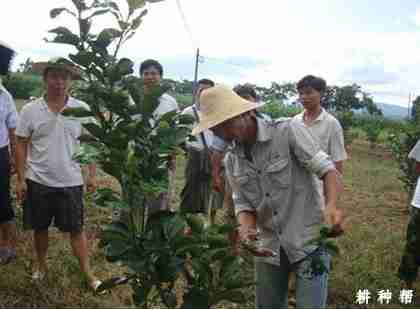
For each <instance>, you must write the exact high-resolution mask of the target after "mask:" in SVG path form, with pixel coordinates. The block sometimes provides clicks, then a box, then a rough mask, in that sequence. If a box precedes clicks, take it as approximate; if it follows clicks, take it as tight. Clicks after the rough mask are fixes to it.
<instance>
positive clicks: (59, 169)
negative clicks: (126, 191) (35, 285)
mask: <svg viewBox="0 0 420 310" xmlns="http://www.w3.org/2000/svg"><path fill="white" fill-rule="evenodd" d="M32 69H33V70H34V71H35V72H38V73H40V74H42V76H43V79H44V83H45V88H46V94H45V95H44V96H43V97H41V98H39V99H36V100H34V101H32V102H30V103H28V104H26V105H25V106H24V107H23V108H22V111H21V113H20V120H19V124H18V127H17V129H16V135H17V138H18V142H17V150H16V151H17V154H16V155H17V156H16V158H17V160H16V168H17V174H18V178H17V184H16V193H17V198H18V200H20V201H22V200H23V199H25V201H24V225H25V227H26V228H31V229H33V230H34V242H35V251H36V256H37V257H36V258H37V266H36V269H35V272H34V273H33V276H32V278H33V280H42V279H43V278H44V277H45V275H46V272H47V261H46V256H47V249H48V239H49V238H48V228H49V226H50V224H51V222H52V220H53V219H54V225H55V226H56V227H57V228H58V229H59V230H60V231H62V232H67V233H70V243H71V247H72V250H73V254H74V255H75V256H76V257H77V258H78V260H79V265H80V269H81V271H82V274H83V276H84V277H85V278H86V280H87V283H88V285H89V287H90V288H92V289H93V290H96V289H97V288H98V287H99V285H100V281H99V280H97V279H96V278H95V277H94V276H93V275H92V273H91V271H90V267H89V256H88V245H87V239H86V235H85V233H84V231H83V224H84V210H83V183H84V181H83V177H82V170H81V167H80V165H79V164H78V163H77V162H75V161H74V160H73V155H74V153H75V152H76V151H77V149H78V147H79V140H78V138H79V137H80V136H81V134H82V126H81V123H80V120H79V119H77V118H71V117H65V116H63V115H62V114H61V112H62V111H63V110H64V109H66V108H78V107H81V108H85V109H89V106H88V105H87V104H86V103H84V102H81V101H79V100H76V99H75V98H72V97H70V96H69V95H68V91H69V88H70V86H71V81H72V79H76V78H79V77H80V72H79V70H78V69H77V68H76V67H74V66H73V65H71V64H69V63H68V62H67V61H66V60H64V59H62V58H58V59H52V60H50V61H48V62H38V63H35V64H33V68H32ZM88 168H89V175H88V177H87V182H86V183H87V190H88V191H90V192H92V191H94V190H95V189H96V167H95V165H89V167H88Z"/></svg>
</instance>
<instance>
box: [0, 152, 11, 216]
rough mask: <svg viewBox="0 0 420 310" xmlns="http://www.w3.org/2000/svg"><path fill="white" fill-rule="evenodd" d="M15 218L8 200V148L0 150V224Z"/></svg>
mask: <svg viewBox="0 0 420 310" xmlns="http://www.w3.org/2000/svg"><path fill="white" fill-rule="evenodd" d="M14 218H15V213H14V212H13V208H12V204H11V200H10V159H9V147H8V146H6V147H2V148H0V224H2V223H5V222H9V221H11V220H13V219H14Z"/></svg>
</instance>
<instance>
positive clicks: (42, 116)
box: [16, 97, 89, 187]
mask: <svg viewBox="0 0 420 310" xmlns="http://www.w3.org/2000/svg"><path fill="white" fill-rule="evenodd" d="M66 107H69V108H77V107H81V108H85V109H88V110H89V106H88V105H87V104H86V103H84V102H82V101H79V100H76V99H74V98H72V97H69V98H68V100H67V104H66ZM82 121H83V120H81V119H80V118H73V117H66V116H63V115H62V114H61V113H54V112H52V111H50V110H49V108H48V105H47V103H46V102H45V100H44V98H39V99H37V100H34V101H32V102H30V103H28V104H26V105H25V106H24V107H23V108H22V111H21V113H20V119H19V123H18V127H17V129H16V135H17V136H20V137H25V138H30V140H29V147H28V158H27V166H26V178H28V179H30V180H32V181H35V182H37V183H40V184H43V185H46V186H51V187H69V186H79V185H82V184H83V177H82V172H81V167H80V165H79V164H78V163H77V162H76V161H75V160H73V155H74V154H75V153H76V152H77V151H78V150H79V146H80V142H79V140H78V138H79V137H80V135H81V134H82V125H81V122H82Z"/></svg>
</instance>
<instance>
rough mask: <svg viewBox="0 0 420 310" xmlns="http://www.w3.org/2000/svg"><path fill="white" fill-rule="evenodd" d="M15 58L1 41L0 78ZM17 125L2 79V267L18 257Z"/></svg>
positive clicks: (0, 184) (10, 99)
mask: <svg viewBox="0 0 420 310" xmlns="http://www.w3.org/2000/svg"><path fill="white" fill-rule="evenodd" d="M13 56H14V51H13V49H12V48H10V47H9V46H8V45H7V44H5V43H2V42H0V75H6V74H7V73H8V70H9V66H10V63H11V60H12V58H13ZM16 125H17V112H16V107H15V103H14V101H13V98H12V96H11V95H10V94H9V92H8V91H7V90H6V89H5V88H4V87H3V85H2V84H1V80H0V264H7V263H9V262H10V261H11V260H13V259H14V258H16V225H15V222H14V218H15V214H14V211H13V208H12V205H11V200H10V173H11V172H13V173H14V170H15V169H14V154H15V146H16V139H15V128H16Z"/></svg>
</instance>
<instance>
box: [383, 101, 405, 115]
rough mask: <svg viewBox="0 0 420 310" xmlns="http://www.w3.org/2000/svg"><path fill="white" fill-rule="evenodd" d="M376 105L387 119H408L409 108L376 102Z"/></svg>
mask: <svg viewBox="0 0 420 310" xmlns="http://www.w3.org/2000/svg"><path fill="white" fill-rule="evenodd" d="M376 105H377V106H378V107H379V108H380V109H381V110H382V113H383V114H384V116H385V117H386V118H392V119H404V118H406V117H407V113H408V111H407V107H403V106H400V105H395V104H389V103H382V102H376Z"/></svg>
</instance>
